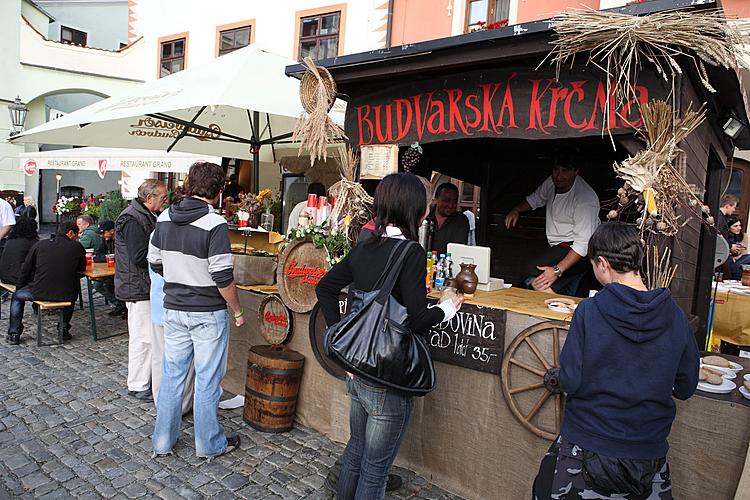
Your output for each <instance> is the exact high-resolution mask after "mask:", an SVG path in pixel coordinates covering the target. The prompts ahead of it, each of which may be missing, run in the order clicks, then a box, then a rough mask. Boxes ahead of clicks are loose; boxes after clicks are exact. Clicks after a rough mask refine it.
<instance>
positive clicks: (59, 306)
mask: <svg viewBox="0 0 750 500" xmlns="http://www.w3.org/2000/svg"><path fill="white" fill-rule="evenodd" d="M34 304H36V305H38V306H39V309H40V310H39V315H38V316H37V319H36V345H37V346H39V347H41V346H48V345H55V344H42V311H55V310H59V311H60V322H59V323H58V324H57V345H62V344H63V343H64V341H63V328H64V321H63V310H64V309H65V308H66V307H69V306H72V305H73V303H71V302H48V301H45V300H35V301H34Z"/></svg>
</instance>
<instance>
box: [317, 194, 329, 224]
mask: <svg viewBox="0 0 750 500" xmlns="http://www.w3.org/2000/svg"><path fill="white" fill-rule="evenodd" d="M330 214H331V207H329V206H328V199H327V198H326V197H325V196H321V197H320V198H318V212H317V215H316V219H315V223H316V224H323V223H324V222H325V221H326V219H327V218H328V216H329V215H330Z"/></svg>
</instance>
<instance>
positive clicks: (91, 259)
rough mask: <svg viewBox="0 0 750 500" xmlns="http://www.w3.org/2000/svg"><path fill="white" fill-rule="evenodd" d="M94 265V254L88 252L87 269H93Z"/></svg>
mask: <svg viewBox="0 0 750 500" xmlns="http://www.w3.org/2000/svg"><path fill="white" fill-rule="evenodd" d="M93 265H94V254H93V253H89V252H86V267H91V266H93Z"/></svg>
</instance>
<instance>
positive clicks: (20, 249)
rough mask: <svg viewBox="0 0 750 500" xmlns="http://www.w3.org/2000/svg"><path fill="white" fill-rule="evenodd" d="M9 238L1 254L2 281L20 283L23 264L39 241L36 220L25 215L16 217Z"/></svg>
mask: <svg viewBox="0 0 750 500" xmlns="http://www.w3.org/2000/svg"><path fill="white" fill-rule="evenodd" d="M11 227H12V228H13V229H11V231H10V234H9V235H8V240H7V242H6V243H5V248H4V249H3V251H2V255H1V256H0V281H2V282H3V283H5V284H7V285H18V280H20V279H21V266H22V265H23V261H24V260H26V256H27V255H28V254H29V251H30V250H31V247H33V246H34V245H36V243H37V242H38V241H39V235H38V234H37V228H36V221H35V220H34V219H31V218H29V217H26V216H25V215H22V216H20V217H19V218H18V219H16V225H15V226H11Z"/></svg>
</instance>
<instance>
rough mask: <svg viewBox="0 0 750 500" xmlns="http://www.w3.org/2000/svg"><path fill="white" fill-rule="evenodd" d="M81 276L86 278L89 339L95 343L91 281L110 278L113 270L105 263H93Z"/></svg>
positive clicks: (94, 318)
mask: <svg viewBox="0 0 750 500" xmlns="http://www.w3.org/2000/svg"><path fill="white" fill-rule="evenodd" d="M81 275H82V276H85V277H86V286H87V290H88V292H89V320H90V321H91V338H92V339H94V342H96V341H97V340H98V339H97V335H96V314H95V313H94V289H93V286H92V285H91V282H92V281H96V280H101V279H105V278H111V277H113V276H114V275H115V268H114V267H109V266H107V263H106V262H94V263H93V264H92V266H91V267H87V268H86V270H85V271H83V272H82V273H81Z"/></svg>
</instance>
